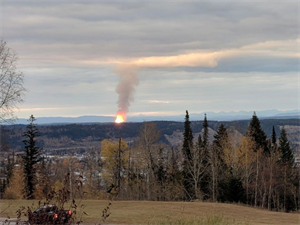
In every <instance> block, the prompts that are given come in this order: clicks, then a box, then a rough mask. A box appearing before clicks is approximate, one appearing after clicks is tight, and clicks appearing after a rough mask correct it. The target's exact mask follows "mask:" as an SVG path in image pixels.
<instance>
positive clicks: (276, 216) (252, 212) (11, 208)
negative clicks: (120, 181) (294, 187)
mask: <svg viewBox="0 0 300 225" xmlns="http://www.w3.org/2000/svg"><path fill="white" fill-rule="evenodd" d="M81 203H82V204H84V205H85V212H87V214H88V215H84V216H83V218H82V219H83V221H84V222H85V223H96V222H101V215H102V210H103V209H104V208H105V207H106V206H107V204H108V201H101V200H83V201H82V202H81ZM0 204H1V205H0V216H1V217H7V216H10V217H16V216H15V211H16V210H17V209H18V208H19V207H20V206H21V205H23V206H31V205H32V204H33V201H26V200H14V201H8V200H1V201H0ZM35 205H37V202H35ZM110 211H111V215H110V216H109V217H108V219H107V220H106V223H112V224H167V223H168V224H172V223H171V222H172V221H179V220H191V219H192V220H194V221H197V220H202V219H203V218H212V217H214V216H218V217H221V218H222V220H224V221H227V222H230V223H229V224H231V223H232V224H234V223H236V224H250V225H267V224H270V225H271V224H272V225H299V224H300V217H299V214H297V213H282V212H271V211H267V210H262V209H256V208H252V207H246V206H239V205H232V204H223V203H203V202H149V201H113V202H112V205H111V206H110ZM170 221H171V222H170ZM244 222H246V223H244ZM227 224H228V223H227Z"/></svg>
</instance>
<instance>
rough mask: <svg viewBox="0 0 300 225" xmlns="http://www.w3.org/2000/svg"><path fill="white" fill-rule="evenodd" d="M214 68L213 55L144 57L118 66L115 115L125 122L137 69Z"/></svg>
mask: <svg viewBox="0 0 300 225" xmlns="http://www.w3.org/2000/svg"><path fill="white" fill-rule="evenodd" d="M180 66H190V67H197V66H198V67H210V68H212V67H215V66H217V54H215V53H190V54H184V55H175V56H158V57H146V58H140V59H137V60H133V61H131V62H129V63H122V64H118V66H117V67H116V69H115V72H116V73H117V74H118V75H119V76H120V82H119V84H118V85H117V87H116V92H117V93H118V95H119V99H118V107H119V110H118V112H117V115H122V116H123V118H124V120H126V114H127V112H128V110H129V106H130V104H131V103H132V102H133V100H134V92H135V88H136V86H137V85H138V84H139V80H138V69H139V68H150V67H158V68H159V67H160V68H162V67H180Z"/></svg>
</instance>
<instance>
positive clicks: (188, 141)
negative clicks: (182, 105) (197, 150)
mask: <svg viewBox="0 0 300 225" xmlns="http://www.w3.org/2000/svg"><path fill="white" fill-rule="evenodd" d="M193 138H194V137H193V131H192V128H191V122H190V117H189V112H188V111H187V110H186V115H185V122H184V133H183V146H182V152H183V155H184V157H185V158H186V159H187V160H191V158H192V153H191V152H192V151H191V148H192V147H193Z"/></svg>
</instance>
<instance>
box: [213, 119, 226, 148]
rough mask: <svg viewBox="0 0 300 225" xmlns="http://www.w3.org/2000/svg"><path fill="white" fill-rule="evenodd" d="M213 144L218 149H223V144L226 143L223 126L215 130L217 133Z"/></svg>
mask: <svg viewBox="0 0 300 225" xmlns="http://www.w3.org/2000/svg"><path fill="white" fill-rule="evenodd" d="M214 138H215V140H214V142H213V144H214V145H216V146H217V147H219V148H223V147H224V144H225V143H226V142H227V141H228V133H227V130H226V128H225V126H224V125H223V124H221V125H220V126H219V128H218V130H217V133H216V134H215V135H214Z"/></svg>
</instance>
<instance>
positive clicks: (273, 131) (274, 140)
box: [272, 126, 277, 145]
mask: <svg viewBox="0 0 300 225" xmlns="http://www.w3.org/2000/svg"><path fill="white" fill-rule="evenodd" d="M276 139H277V138H276V132H275V127H274V126H273V129H272V144H273V145H275V144H276Z"/></svg>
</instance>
